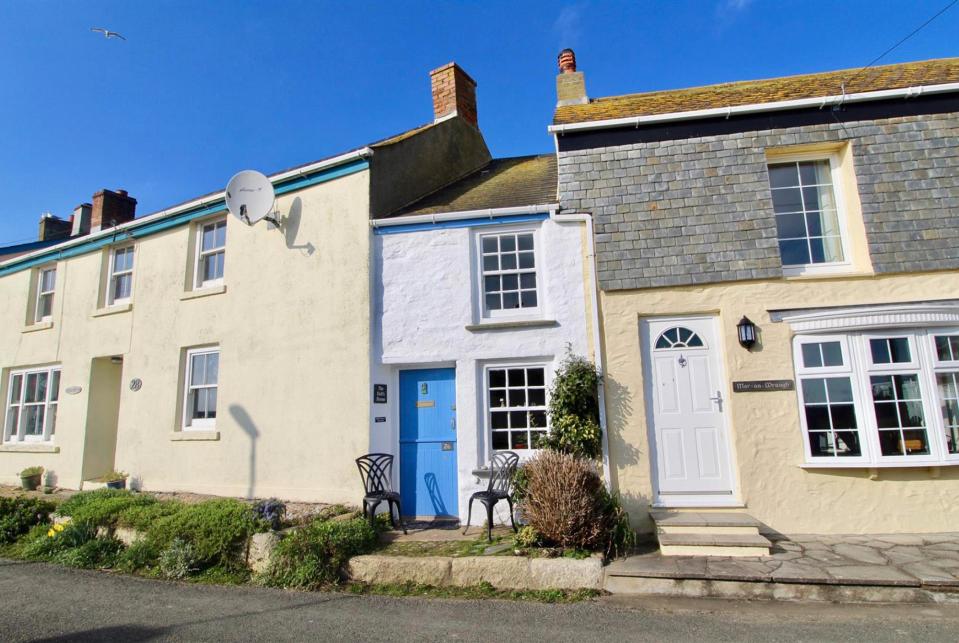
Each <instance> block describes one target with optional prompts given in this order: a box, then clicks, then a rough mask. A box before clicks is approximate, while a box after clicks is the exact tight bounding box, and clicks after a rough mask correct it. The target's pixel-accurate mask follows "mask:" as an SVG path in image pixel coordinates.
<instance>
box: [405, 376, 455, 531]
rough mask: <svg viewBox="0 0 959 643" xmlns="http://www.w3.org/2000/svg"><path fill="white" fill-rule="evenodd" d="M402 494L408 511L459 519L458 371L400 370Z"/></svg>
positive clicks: (421, 514)
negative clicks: (457, 447)
mask: <svg viewBox="0 0 959 643" xmlns="http://www.w3.org/2000/svg"><path fill="white" fill-rule="evenodd" d="M399 399H400V495H401V497H402V500H403V512H404V513H406V514H407V515H416V516H457V515H459V510H458V508H457V507H458V504H459V503H458V501H457V484H456V371H455V370H454V369H452V368H430V369H422V370H411V371H400V398H399Z"/></svg>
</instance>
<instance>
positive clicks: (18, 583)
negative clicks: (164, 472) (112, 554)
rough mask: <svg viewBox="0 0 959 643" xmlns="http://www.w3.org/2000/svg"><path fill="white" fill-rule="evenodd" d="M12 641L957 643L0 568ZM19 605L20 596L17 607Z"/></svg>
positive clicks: (885, 619)
mask: <svg viewBox="0 0 959 643" xmlns="http://www.w3.org/2000/svg"><path fill="white" fill-rule="evenodd" d="M0 595H3V596H7V597H8V599H10V600H8V609H7V610H5V612H4V616H3V618H2V619H0V640H3V641H6V642H10V643H13V642H18V641H58V642H59V641H64V642H65V641H264V642H266V641H269V642H271V643H272V642H274V641H306V640H317V639H319V640H324V641H326V640H332V641H341V640H343V641H347V640H348V641H397V640H414V641H450V640H457V641H483V642H484V643H488V641H497V640H499V641H513V640H523V641H550V642H551V643H556V642H558V641H575V642H577V643H587V642H589V643H591V642H593V641H657V642H658V641H692V640H698V641H764V642H765V641H870V642H873V641H876V642H880V641H924V642H925V641H955V640H956V639H957V638H959V610H957V609H956V606H955V605H944V606H938V605H880V606H873V605H870V606H858V605H822V604H789V603H785V604H784V603H748V602H733V601H716V600H714V601H705V600H700V601H690V600H677V599H670V600H663V599H635V598H628V599H627V598H620V597H606V598H602V599H597V600H593V601H587V602H582V603H574V604H566V605H560V604H557V605H549V604H542V603H533V602H509V601H499V600H486V601H483V600H480V601H474V600H447V599H424V598H387V597H378V596H353V595H349V594H340V593H301V592H287V591H280V590H270V589H263V588H255V587H215V586H203V585H190V584H181V583H173V582H163V581H153V580H146V579H141V578H136V577H131V576H122V575H117V574H107V573H100V572H89V571H77V570H70V569H64V568H59V567H54V566H50V565H45V564H41V563H23V562H14V561H4V560H0ZM16 597H19V598H16Z"/></svg>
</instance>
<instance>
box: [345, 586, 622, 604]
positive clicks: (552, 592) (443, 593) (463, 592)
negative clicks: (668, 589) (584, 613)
mask: <svg viewBox="0 0 959 643" xmlns="http://www.w3.org/2000/svg"><path fill="white" fill-rule="evenodd" d="M345 589H346V591H348V592H349V593H351V594H364V595H375V596H396V597H399V596H421V597H427V598H457V599H464V600H476V599H501V600H510V601H535V602H538V603H577V602H580V601H585V600H589V599H592V598H596V597H597V596H602V595H603V592H601V591H599V590H596V589H577V590H564V589H525V590H518V589H496V588H495V587H493V586H492V585H490V584H489V583H482V584H480V585H473V586H471V587H433V586H432V585H417V584H415V583H403V584H399V585H367V584H365V583H351V584H350V585H348V586H346V588H345Z"/></svg>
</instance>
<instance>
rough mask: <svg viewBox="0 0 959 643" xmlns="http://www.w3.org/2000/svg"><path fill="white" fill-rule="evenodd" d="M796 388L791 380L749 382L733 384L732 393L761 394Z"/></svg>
mask: <svg viewBox="0 0 959 643" xmlns="http://www.w3.org/2000/svg"><path fill="white" fill-rule="evenodd" d="M795 388H796V383H795V382H794V381H793V380H751V381H748V382H733V393H763V392H766V391H792V390H794V389H795Z"/></svg>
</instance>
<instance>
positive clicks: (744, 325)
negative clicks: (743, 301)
mask: <svg viewBox="0 0 959 643" xmlns="http://www.w3.org/2000/svg"><path fill="white" fill-rule="evenodd" d="M736 331H737V332H738V333H739V344H740V345H741V346H742V347H743V348H745V349H746V350H747V351H748V350H750V349H751V348H752V347H753V345H754V344H755V343H756V324H754V323H752V321H750V319H749V317H746V316H743V318H742V319H740V320H739V323H738V324H736Z"/></svg>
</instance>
